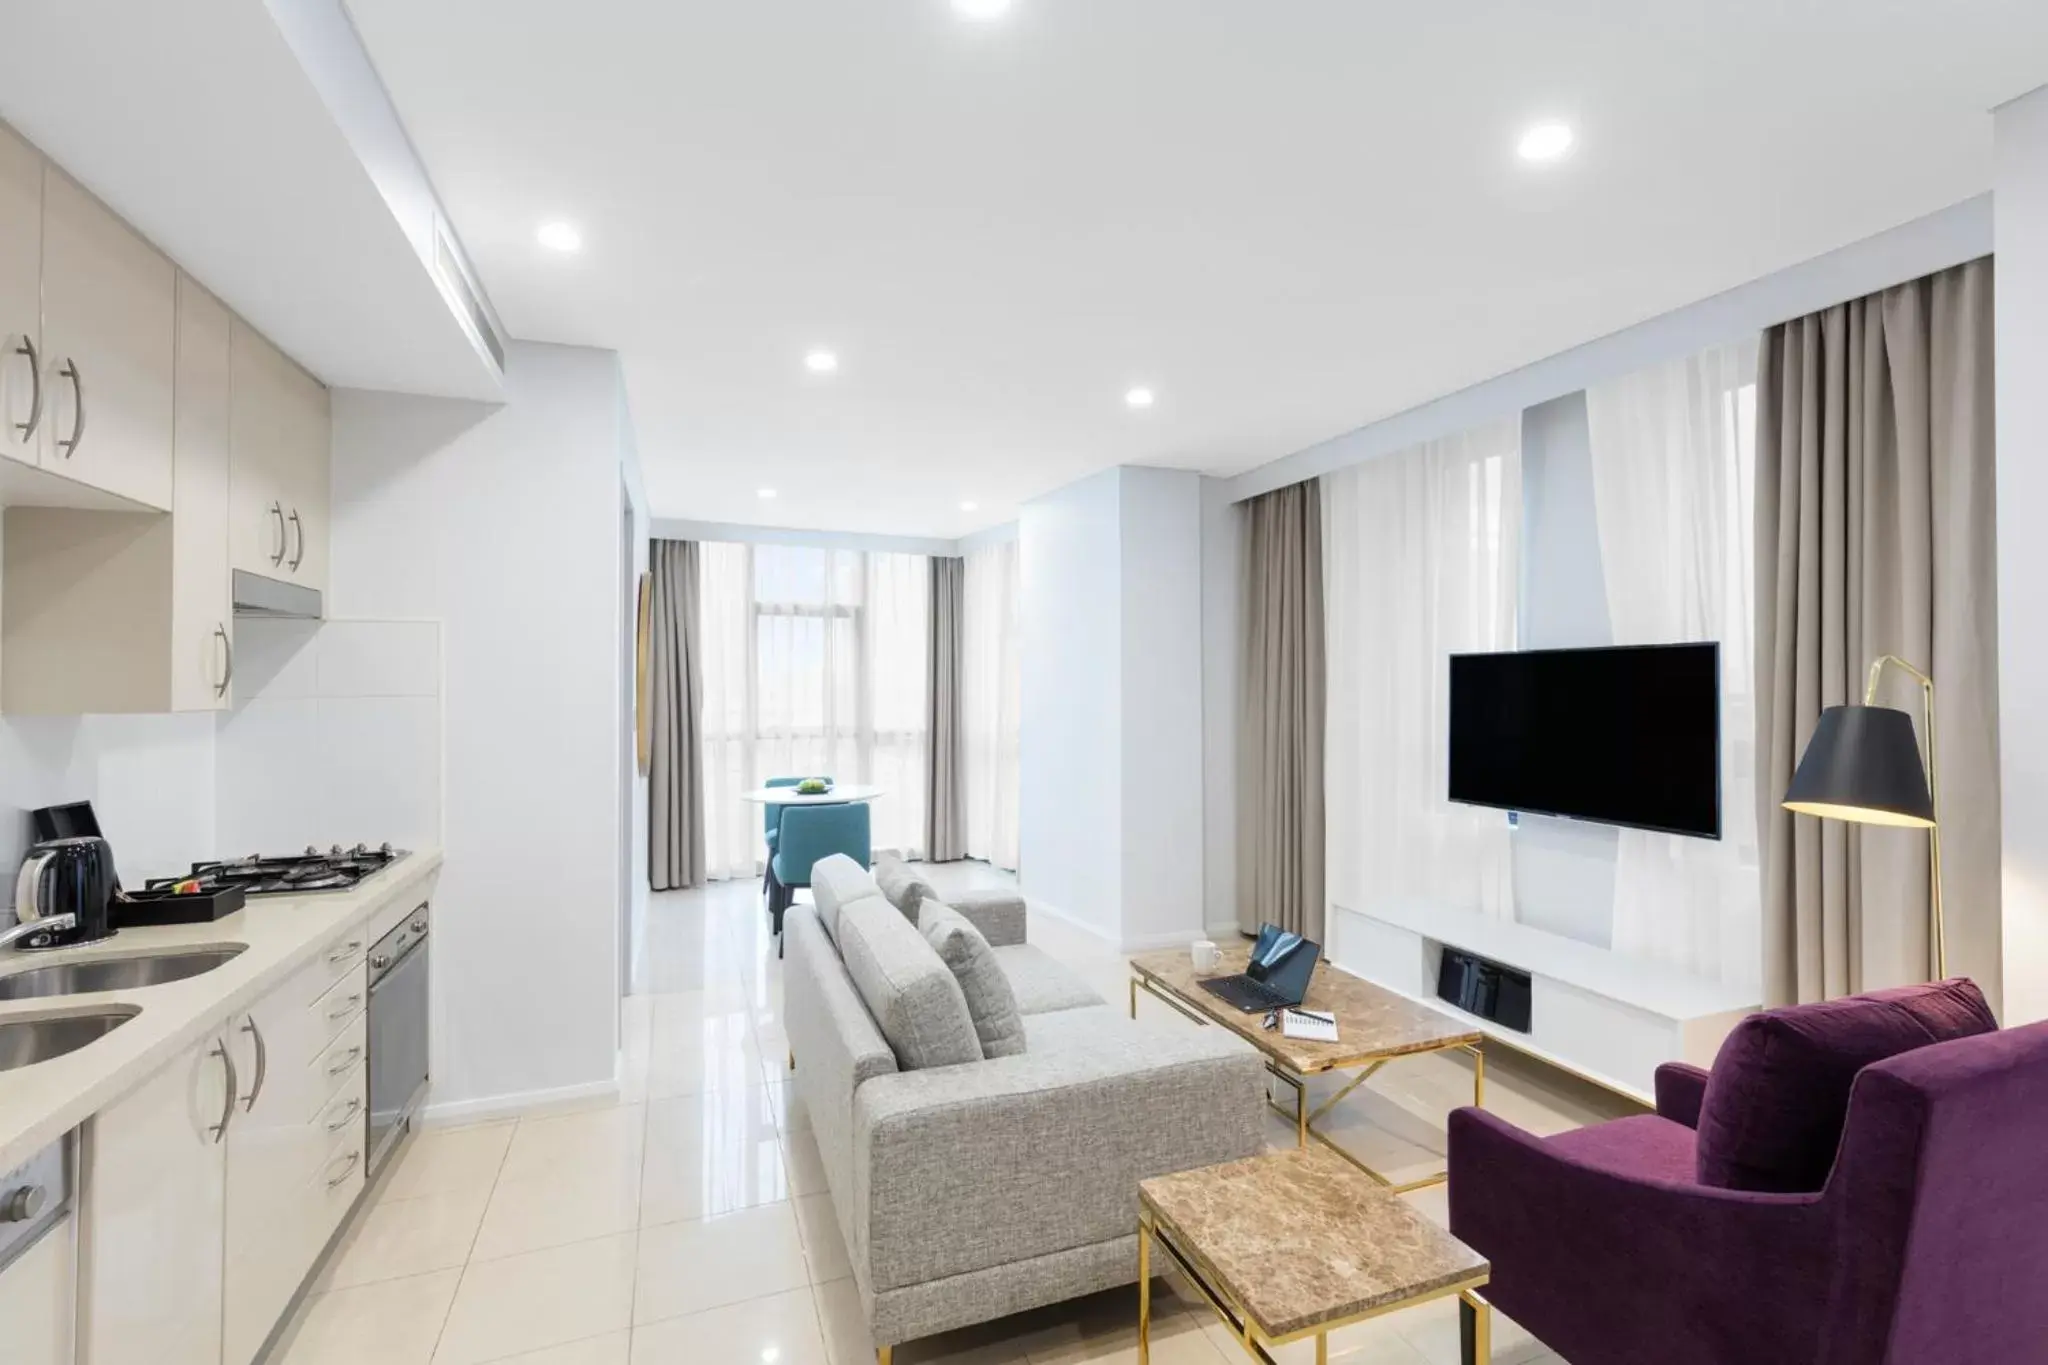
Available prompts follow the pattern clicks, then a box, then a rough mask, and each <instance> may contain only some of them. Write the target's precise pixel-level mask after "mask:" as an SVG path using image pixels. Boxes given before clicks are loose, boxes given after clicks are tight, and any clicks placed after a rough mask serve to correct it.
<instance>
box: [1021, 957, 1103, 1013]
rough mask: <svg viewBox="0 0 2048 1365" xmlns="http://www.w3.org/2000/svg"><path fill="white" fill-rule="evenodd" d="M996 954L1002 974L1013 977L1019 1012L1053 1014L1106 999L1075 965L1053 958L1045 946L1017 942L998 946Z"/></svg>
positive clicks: (1095, 1003)
mask: <svg viewBox="0 0 2048 1365" xmlns="http://www.w3.org/2000/svg"><path fill="white" fill-rule="evenodd" d="M995 955H996V961H997V962H999V963H1001V964H1002V967H1003V975H1004V976H1006V977H1008V978H1009V979H1010V991H1011V993H1012V994H1014V995H1015V996H1016V997H1017V1012H1018V1013H1020V1014H1026V1015H1031V1014H1051V1013H1052V1012H1053V1011H1055V1010H1078V1009H1085V1008H1087V1007H1088V1006H1090V1005H1101V1004H1105V1003H1107V1002H1106V1001H1104V1000H1103V998H1102V997H1101V996H1100V995H1098V994H1097V993H1096V991H1095V988H1094V987H1093V986H1090V985H1089V984H1088V983H1087V982H1086V981H1083V980H1082V979H1081V978H1080V977H1079V976H1078V975H1076V974H1075V972H1074V969H1073V968H1071V967H1068V966H1066V965H1065V964H1064V963H1061V962H1058V961H1056V960H1054V959H1053V957H1052V956H1051V955H1050V954H1048V953H1047V952H1046V951H1045V950H1044V949H1043V948H1035V947H1033V946H1032V945H1031V944H1028V943H1015V944H1011V945H1010V946H1008V947H1006V948H997V949H996V950H995Z"/></svg>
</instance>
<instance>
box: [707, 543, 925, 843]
mask: <svg viewBox="0 0 2048 1365" xmlns="http://www.w3.org/2000/svg"><path fill="white" fill-rule="evenodd" d="M929 583H930V565H929V561H928V560H927V559H926V558H925V557H924V556H922V555H903V554H880V553H868V552H863V551H852V550H826V549H817V548H813V547H807V546H781V545H732V544H707V545H705V546H704V561H703V613H704V619H703V622H702V627H703V636H702V638H703V641H704V657H705V664H704V669H705V679H704V732H703V739H702V744H703V761H704V797H705V831H704V834H705V854H706V860H707V862H708V864H709V869H710V875H711V876H712V877H713V878H714V879H718V878H734V877H753V876H756V875H758V874H759V872H760V869H761V864H762V860H763V859H764V858H765V857H766V856H767V844H766V841H765V839H764V837H763V829H764V824H763V818H762V811H761V808H760V807H759V806H755V805H752V804H750V803H748V802H746V801H745V800H743V799H742V796H741V794H742V793H744V792H746V791H749V790H751V789H753V788H756V787H759V786H761V785H762V784H763V783H765V782H766V781H767V780H768V779H769V778H771V777H809V776H829V777H832V778H835V779H837V780H839V781H841V782H861V783H873V784H875V785H878V786H881V787H883V788H884V789H885V794H884V795H883V796H882V797H881V798H880V799H879V800H877V801H875V802H874V803H873V805H872V816H873V839H874V846H875V847H876V848H878V849H879V848H895V849H899V850H901V851H903V852H904V853H905V854H908V855H915V854H917V853H919V852H921V851H922V850H921V848H920V845H921V843H922V840H923V833H924V785H925V761H926V752H925V751H926V741H927V736H926V719H925V716H926V701H925V650H926V640H925V635H926V627H925V618H926V613H927V611H928V610H929V599H930V586H929Z"/></svg>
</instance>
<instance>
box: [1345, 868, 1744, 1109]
mask: <svg viewBox="0 0 2048 1365" xmlns="http://www.w3.org/2000/svg"><path fill="white" fill-rule="evenodd" d="M1331 920H1332V923H1331V925H1330V928H1329V931H1328V935H1327V936H1328V938H1329V939H1330V945H1329V953H1330V960H1331V961H1333V962H1335V963H1337V964H1338V965H1339V966H1341V967H1343V968H1344V969H1345V970H1346V971H1349V972H1353V973H1355V974H1356V975H1359V976H1362V977H1364V978H1365V979H1366V980H1368V981H1371V982H1374V983H1376V984H1378V985H1381V986H1385V987H1386V988H1387V989H1389V990H1392V991H1398V992H1399V993H1401V994H1402V995H1406V996H1409V997H1411V998H1413V999H1416V1000H1421V1001H1424V1002H1426V1003H1428V1004H1431V1005H1434V1006H1436V1007H1437V1008H1439V1009H1443V1010H1447V1011H1450V1012H1452V1013H1455V1014H1457V1015H1458V1016H1459V1017H1460V1018H1464V1019H1470V1020H1471V1021H1472V1022H1473V1024H1474V1026H1475V1027H1477V1028H1479V1029H1481V1030H1482V1031H1483V1032H1485V1033H1486V1034H1487V1035H1488V1036H1489V1037H1490V1038H1495V1039H1498V1040H1499V1041H1500V1042H1502V1043H1505V1044H1506V1045H1508V1046H1510V1047H1513V1048H1516V1049H1518V1050H1520V1051H1523V1052H1526V1053H1529V1054H1530V1055H1531V1056H1534V1057H1537V1058H1540V1059H1541V1060H1543V1061H1546V1062H1549V1063H1550V1064H1552V1065H1554V1066H1557V1067H1560V1068H1562V1069H1563V1070H1566V1071H1569V1072H1571V1073H1573V1074H1574V1075H1577V1076H1579V1077H1581V1078H1583V1079H1585V1080H1588V1081H1591V1082H1592V1083H1594V1084H1595V1085H1599V1086H1603V1087H1605V1088H1606V1089H1609V1090H1613V1091H1615V1092H1617V1093H1619V1094H1623V1095H1626V1096H1628V1097H1630V1098H1632V1099H1636V1100H1640V1101H1642V1102H1643V1103H1645V1104H1647V1103H1650V1102H1651V1100H1652V1092H1653V1088H1654V1085H1655V1074H1656V1070H1657V1067H1658V1066H1659V1065H1660V1064H1661V1063H1664V1062H1672V1061H1684V1062H1692V1063H1694V1064H1695V1065H1698V1066H1706V1065H1708V1064H1709V1063H1711V1062H1712V1061H1713V1060H1714V1054H1715V1053H1716V1052H1718V1051H1719V1050H1720V1047H1721V1042H1722V1040H1723V1039H1724V1038H1726V1037H1727V1036H1728V1031H1729V1030H1730V1029H1732V1028H1733V1027H1734V1026H1735V1024H1736V1022H1737V1021H1738V1020H1740V1019H1741V1018H1742V1017H1743V1016H1744V1015H1746V1014H1750V1013H1752V1012H1754V1011H1755V1010H1756V1009H1758V1008H1759V1005H1758V1002H1757V1001H1756V1000H1755V999H1753V998H1750V997H1751V993H1750V992H1746V991H1741V990H1737V989H1734V988H1732V987H1728V986H1723V985H1720V984H1719V983H1717V982H1712V981H1703V980H1701V979H1699V978H1698V977H1693V976H1687V975H1685V974H1684V973H1681V972H1675V971H1673V970H1671V969H1670V968H1667V967H1662V966H1659V965H1657V964H1655V963H1646V962H1641V961H1637V960H1635V959H1632V958H1627V957H1623V956H1621V955H1620V954H1617V953H1614V952H1611V951H1609V950H1607V949H1605V948H1597V947H1594V946H1593V945H1591V944H1586V943H1580V942H1578V941H1577V940H1575V939H1568V938H1565V937H1563V936H1561V935H1558V934H1552V933H1546V932H1545V931H1543V930H1541V929H1532V928H1530V927H1529V926H1527V925H1524V924H1517V923H1514V922H1512V921H1507V920H1496V919H1491V918H1489V917H1487V916H1484V915H1476V914H1473V913H1471V912H1469V911H1458V910H1444V909H1437V908H1434V907H1427V906H1406V905H1404V906H1394V907H1386V906H1381V907H1377V908H1376V909H1375V910H1374V911H1373V912H1372V913H1367V912H1364V911H1360V910H1353V909H1350V908H1349V907H1346V906H1342V905H1333V906H1332V907H1331ZM1446 947H1450V948H1453V949H1457V950H1461V951H1463V952H1467V953H1473V954H1476V955H1478V956H1480V957H1483V958H1487V959H1489V960H1491V961H1493V962H1497V963H1501V964H1503V965H1505V966H1509V967H1513V968H1515V969H1517V970H1519V971H1523V972H1526V973H1528V974H1529V977H1530V1011H1529V1031H1528V1032H1526V1033H1524V1032H1520V1031H1517V1030H1515V1029H1511V1028H1505V1027H1502V1026H1501V1025H1499V1024H1496V1023H1494V1022H1493V1021H1491V1020H1489V1019H1485V1018H1482V1017H1480V1016H1478V1015H1474V1014H1467V1013H1465V1012H1464V1011H1462V1010H1459V1009H1457V1007H1456V1006H1453V1005H1451V1004H1448V1003H1446V1002H1445V1001H1443V1000H1441V999H1439V998H1438V997H1437V993H1436V986H1437V973H1438V968H1439V966H1440V965H1441V962H1442V959H1443V950H1444V948H1446Z"/></svg>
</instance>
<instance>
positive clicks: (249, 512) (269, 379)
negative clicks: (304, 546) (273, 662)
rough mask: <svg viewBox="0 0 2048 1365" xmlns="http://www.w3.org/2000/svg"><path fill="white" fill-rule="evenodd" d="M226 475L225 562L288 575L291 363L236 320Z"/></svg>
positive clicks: (292, 424) (258, 571)
mask: <svg viewBox="0 0 2048 1365" xmlns="http://www.w3.org/2000/svg"><path fill="white" fill-rule="evenodd" d="M231 365H232V371H233V380H232V383H231V385H230V389H231V403H230V430H229V437H228V470H229V482H230V485H231V491H230V495H229V516H230V517H231V519H232V521H233V525H232V526H231V527H230V528H229V532H228V562H229V563H230V565H232V566H233V567H234V568H237V569H242V570H245V571H246V572H249V573H256V574H262V575H264V576H265V577H267V578H290V577H291V571H290V570H289V569H287V568H286V567H285V564H286V562H287V561H288V560H289V559H290V558H291V553H292V530H291V523H290V521H289V508H290V504H291V493H290V491H289V489H288V488H287V487H286V471H288V470H289V469H290V468H291V467H292V457H291V452H292V441H293V431H294V428H295V425H296V424H295V422H294V420H293V415H292V407H291V392H292V390H291V371H292V369H293V366H292V363H291V361H289V360H287V359H286V358H285V356H284V353H283V352H282V351H280V350H278V349H277V347H275V346H273V345H271V344H270V343H269V342H268V341H266V340H264V338H263V336H262V335H261V334H260V333H259V332H257V331H256V330H255V329H254V328H253V327H250V326H249V325H248V324H247V323H245V322H242V321H241V320H240V319H237V320H236V321H235V323H234V338H233V342H232V359H231Z"/></svg>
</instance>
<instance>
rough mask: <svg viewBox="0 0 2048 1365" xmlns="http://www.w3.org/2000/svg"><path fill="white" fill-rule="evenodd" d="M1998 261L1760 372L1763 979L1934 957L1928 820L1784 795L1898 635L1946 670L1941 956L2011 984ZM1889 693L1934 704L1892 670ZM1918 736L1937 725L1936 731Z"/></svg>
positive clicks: (1812, 994)
mask: <svg viewBox="0 0 2048 1365" xmlns="http://www.w3.org/2000/svg"><path fill="white" fill-rule="evenodd" d="M1991 276H1992V266H1991V261H1990V260H1989V259H1988V258H1987V259H1985V260H1980V261H1974V262H1972V263H1970V264H1968V265H1963V266H1958V267H1956V268H1955V269H1953V270H1946V271H1943V272H1941V273H1940V274H1937V275H1932V276H1929V277H1927V278H1926V279H1922V280H1916V281H1914V282H1913V283H1911V284H1906V285H1901V286H1899V287H1897V288H1895V289H1887V290H1885V291H1884V292H1883V293H1880V294H1873V295H1871V296H1870V297H1868V298H1863V299H1858V300H1856V301H1855V302H1853V303H1848V304H1843V305H1841V306H1839V307H1835V308H1830V309H1828V310H1827V311H1825V312H1822V313H1816V314H1814V315H1813V316H1811V317H1804V318H1798V319H1795V320H1794V321H1792V322H1788V323H1784V324H1782V325H1781V326H1778V327H1774V328H1772V329H1771V330H1770V331H1769V332H1766V333H1765V334H1764V338H1763V345H1762V351H1761V355H1760V357H1759V361H1758V377H1757V384H1758V388H1757V428H1758V430H1757V497H1756V517H1757V523H1756V526H1757V530H1756V549H1757V574H1756V592H1757V631H1756V642H1757V689H1756V692H1757V754H1758V757H1759V760H1760V763H1761V765H1762V766H1761V770H1760V772H1759V775H1758V783H1757V788H1758V790H1757V802H1758V821H1759V830H1760V833H1761V836H1762V839H1763V844H1764V846H1763V879H1764V885H1763V898H1764V899H1763V907H1764V909H1763V913H1764V997H1765V1001H1766V1003H1769V1004H1783V1003H1789V1002H1796V1001H1808V1000H1820V999H1827V998H1831V997H1834V996H1840V995H1846V994H1851V993H1854V992H1858V991H1863V990H1870V989H1874V988H1878V987H1882V986H1888V985H1895V984H1899V983H1902V982H1906V981H1919V980H1925V979H1926V978H1927V977H1928V976H1929V975H1930V974H1931V972H1932V967H1933V962H1932V947H1931V943H1930V936H1929V934H1928V930H1927V919H1928V870H1927V863H1928V847H1927V844H1928V841H1927V836H1926V835H1925V834H1924V833H1920V832H1916V831H1908V830H1896V829H1883V828H1877V827H1871V826H1858V825H1848V824H1843V823H1840V822H1838V821H1823V820H1818V819H1815V818H1813V817H1810V816H1797V817H1795V816H1793V815H1792V814H1790V813H1789V812H1787V811H1786V810H1785V809H1784V808H1783V807H1782V806H1781V805H1780V804H1779V802H1780V801H1781V800H1782V798H1783V796H1784V793H1785V788H1786V787H1787V785H1788V784H1789V783H1790V782H1791V780H1792V772H1793V769H1794V768H1795V767H1796V766H1797V764H1798V761H1799V755H1800V754H1801V752H1803V750H1804V748H1805V745H1806V741H1807V738H1808V737H1809V736H1810V735H1811V733H1812V731H1813V726H1814V722H1815V721H1816V720H1817V719H1818V717H1819V715H1820V712H1821V710H1822V708H1824V707H1827V706H1834V705H1840V704H1843V703H1849V702H1860V701H1862V700H1863V686H1864V675H1865V672H1866V670H1867V669H1868V667H1869V664H1870V661H1871V660H1872V659H1873V658H1874V657H1876V656H1878V655H1881V654H1897V655H1899V656H1900V657H1902V658H1904V659H1907V660H1909V661H1910V662H1912V663H1914V664H1915V665H1917V666H1919V667H1921V668H1923V669H1926V670H1927V671H1928V672H1929V673H1931V674H1932V675H1933V677H1934V682H1935V696H1936V702H1937V713H1936V726H1937V733H1938V735H1939V738H1940V760H1941V761H1940V768H1939V777H1940V801H1941V810H1940V819H1941V823H1942V861H1943V874H1944V876H1943V891H1944V903H1945V907H1946V915H1947V924H1948V940H1949V952H1948V959H1949V971H1950V973H1951V974H1958V975H1967V976H1970V977H1973V978H1975V980H1976V981H1977V983H1978V984H1979V985H1980V986H1982V987H1983V988H1984V990H1985V992H1986V994H1987V995H1989V996H1991V998H1992V1001H1993V1004H1994V1005H1996V1004H1997V992H1998V986H1999V975H2000V973H1999V932H2000V927H1999V926H2000V921H1999V792H1998V645H1997V622H1998V599H1997V577H1996V568H1997V553H1996V543H1995V540H1994V529H1995V523H1994V521H1993V507H1992V495H1993V449H1992V321H1991V320H1992V311H1991V309H1992V289H1991ZM1878 701H1879V702H1880V704H1883V705H1888V706H1895V707H1899V708H1900V709H1903V710H1906V711H1909V712H1911V713H1912V715H1913V717H1914V722H1915V724H1916V726H1917V725H1918V724H1919V722H1920V713H1921V705H1920V697H1919V692H1918V689H1917V688H1914V687H1913V686H1911V684H1910V683H1909V682H1908V681H1907V680H1905V679H1904V678H1901V677H1898V676H1897V675H1895V674H1890V673H1888V674H1887V682H1886V686H1885V690H1884V691H1883V692H1882V693H1881V694H1880V695H1879V697H1878ZM1923 743H1924V736H1923Z"/></svg>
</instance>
